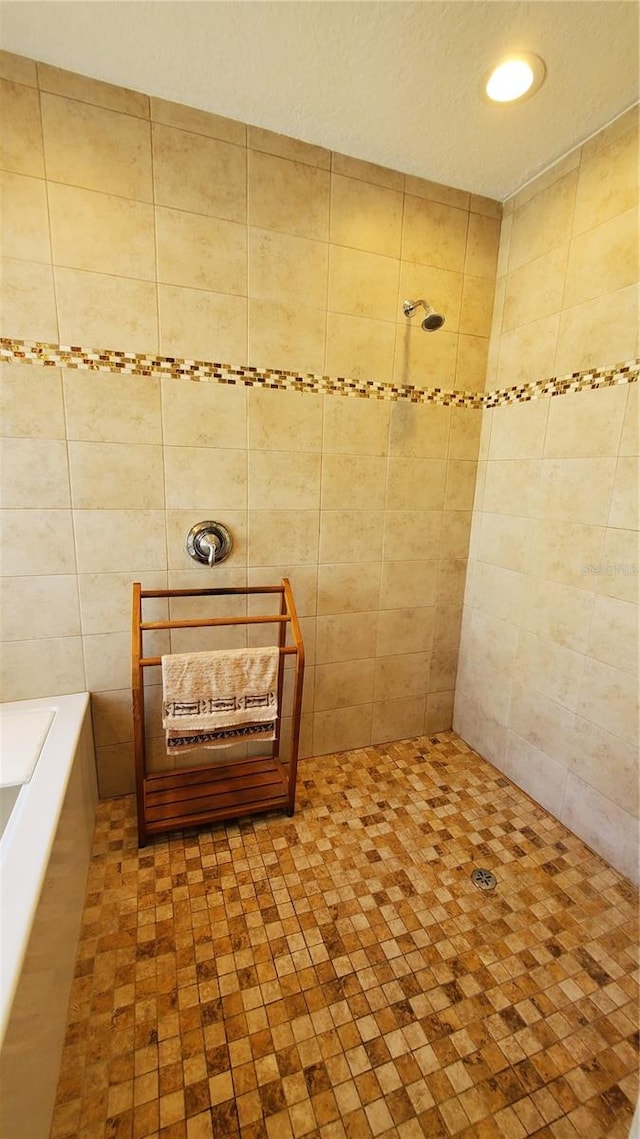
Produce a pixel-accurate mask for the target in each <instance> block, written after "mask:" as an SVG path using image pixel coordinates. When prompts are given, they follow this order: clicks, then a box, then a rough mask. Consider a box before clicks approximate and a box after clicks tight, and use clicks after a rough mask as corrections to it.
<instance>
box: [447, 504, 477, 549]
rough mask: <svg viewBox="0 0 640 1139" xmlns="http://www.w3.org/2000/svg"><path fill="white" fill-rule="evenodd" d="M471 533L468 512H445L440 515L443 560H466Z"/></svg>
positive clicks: (469, 513) (469, 512)
mask: <svg viewBox="0 0 640 1139" xmlns="http://www.w3.org/2000/svg"><path fill="white" fill-rule="evenodd" d="M470 533H471V511H470V510H445V511H443V514H442V539H441V554H442V557H443V558H466V556H467V551H468V549H469V535H470Z"/></svg>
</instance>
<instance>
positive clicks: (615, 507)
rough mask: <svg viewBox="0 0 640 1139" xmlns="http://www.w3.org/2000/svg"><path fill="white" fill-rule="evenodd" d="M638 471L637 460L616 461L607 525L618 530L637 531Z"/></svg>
mask: <svg viewBox="0 0 640 1139" xmlns="http://www.w3.org/2000/svg"><path fill="white" fill-rule="evenodd" d="M639 487H640V470H639V469H638V460H637V459H618V464H617V466H616V476H615V479H614V483H613V495H612V498H611V509H610V511H609V525H610V526H615V527H616V528H618V529H620V530H636V531H637V530H638V528H639V527H638V521H639V519H638V488H639Z"/></svg>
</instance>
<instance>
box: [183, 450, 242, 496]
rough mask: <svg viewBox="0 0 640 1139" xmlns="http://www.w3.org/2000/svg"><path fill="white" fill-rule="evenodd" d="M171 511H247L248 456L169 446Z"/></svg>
mask: <svg viewBox="0 0 640 1139" xmlns="http://www.w3.org/2000/svg"><path fill="white" fill-rule="evenodd" d="M164 464H165V482H166V495H167V507H168V508H169V509H170V510H187V509H188V508H191V509H193V510H207V509H209V510H210V509H211V506H212V503H213V502H215V504H216V507H217V508H219V509H222V508H229V509H231V510H243V509H246V506H247V453H246V451H235V450H231V449H230V448H222V447H215V448H214V447H167V448H166V449H165V454H164Z"/></svg>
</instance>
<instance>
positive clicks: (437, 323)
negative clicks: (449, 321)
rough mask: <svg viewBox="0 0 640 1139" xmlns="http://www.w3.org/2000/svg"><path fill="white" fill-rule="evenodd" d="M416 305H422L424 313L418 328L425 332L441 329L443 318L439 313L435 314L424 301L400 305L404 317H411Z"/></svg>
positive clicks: (406, 302)
mask: <svg viewBox="0 0 640 1139" xmlns="http://www.w3.org/2000/svg"><path fill="white" fill-rule="evenodd" d="M418 305H422V307H423V309H424V310H425V313H426V316H425V317H424V319H423V321H422V323H421V325H420V327H421V328H423V329H424V331H425V332H436V331H437V329H438V328H442V325H443V324H444V317H443V316H442V314H441V313H439V312H436V310H435V309H434V308H432V306H431V305H430V304H427V302H426V301H423V300H417V301H405V302H404V304H403V305H402V311H403V313H404V315H405V316H413V314H414V312H415V311H416V309H417V307H418Z"/></svg>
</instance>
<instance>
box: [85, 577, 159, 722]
mask: <svg viewBox="0 0 640 1139" xmlns="http://www.w3.org/2000/svg"><path fill="white" fill-rule="evenodd" d="M141 579H142V582H143V583H144V588H145V589H166V588H167V575H166V572H156V573H153V572H151V571H150V570H148V569H145V570H142V571H138V570H129V571H127V572H126V573H99V572H98V573H83V574H80V575H79V577H78V587H79V591H80V618H81V621H82V632H83V633H84V634H85V635H88V634H92V633H124V632H127V631H128V630H129V629H130V627H131V597H132V583H133V582H134V581H135V580H138V581H140V580H141ZM144 615H145V618H146V619H147V620H149V621H166V620H167V619H168V616H169V613H168V606H167V602H166V600H164V599H163V598H159V599H157V600H154V601H146V602H145V609H144ZM102 742H103V743H104V742H106V741H104V740H103V741H102Z"/></svg>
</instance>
